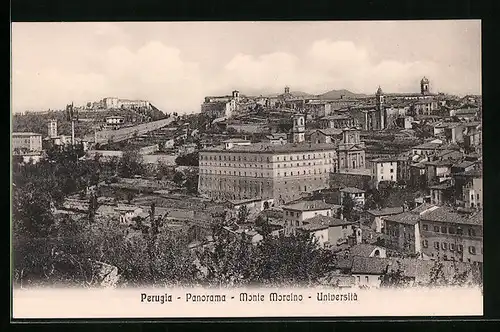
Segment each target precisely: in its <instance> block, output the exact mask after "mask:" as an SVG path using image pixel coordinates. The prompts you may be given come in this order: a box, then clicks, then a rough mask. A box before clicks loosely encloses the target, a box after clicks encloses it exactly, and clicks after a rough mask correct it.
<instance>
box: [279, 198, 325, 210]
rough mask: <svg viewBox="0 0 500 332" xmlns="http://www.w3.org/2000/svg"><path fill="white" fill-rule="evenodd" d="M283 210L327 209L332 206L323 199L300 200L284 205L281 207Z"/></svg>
mask: <svg viewBox="0 0 500 332" xmlns="http://www.w3.org/2000/svg"><path fill="white" fill-rule="evenodd" d="M282 208H283V210H298V211H316V210H328V209H331V208H332V206H331V205H330V204H327V203H325V202H323V201H319V200H317V201H302V202H298V203H294V204H289V205H285V206H283V207H282Z"/></svg>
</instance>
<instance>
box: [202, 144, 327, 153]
mask: <svg viewBox="0 0 500 332" xmlns="http://www.w3.org/2000/svg"><path fill="white" fill-rule="evenodd" d="M333 150H335V146H334V145H332V144H329V143H320V144H313V143H287V144H278V145H276V144H268V143H255V144H251V145H237V146H234V147H233V148H231V149H229V150H226V149H225V148H224V147H223V146H218V147H213V148H212V147H210V148H206V149H203V150H202V151H201V152H224V151H225V152H230V153H233V152H241V153H268V154H278V153H293V152H312V151H333Z"/></svg>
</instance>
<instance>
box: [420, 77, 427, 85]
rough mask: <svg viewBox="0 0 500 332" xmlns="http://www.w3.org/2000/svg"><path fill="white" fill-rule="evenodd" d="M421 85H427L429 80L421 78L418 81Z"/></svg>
mask: <svg viewBox="0 0 500 332" xmlns="http://www.w3.org/2000/svg"><path fill="white" fill-rule="evenodd" d="M420 83H421V84H429V80H428V79H427V77H425V76H424V77H423V78H422V80H421V81H420Z"/></svg>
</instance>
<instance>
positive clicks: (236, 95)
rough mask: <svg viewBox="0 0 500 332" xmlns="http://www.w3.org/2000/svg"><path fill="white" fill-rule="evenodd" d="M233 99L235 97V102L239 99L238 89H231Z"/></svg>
mask: <svg viewBox="0 0 500 332" xmlns="http://www.w3.org/2000/svg"><path fill="white" fill-rule="evenodd" d="M233 99H235V100H236V101H237V102H238V101H239V100H240V92H239V91H238V90H234V91H233Z"/></svg>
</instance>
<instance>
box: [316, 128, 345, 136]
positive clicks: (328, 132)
mask: <svg viewBox="0 0 500 332" xmlns="http://www.w3.org/2000/svg"><path fill="white" fill-rule="evenodd" d="M316 131H319V132H320V133H322V134H324V135H326V136H336V135H340V134H342V132H343V130H342V129H337V128H326V129H317V130H316Z"/></svg>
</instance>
